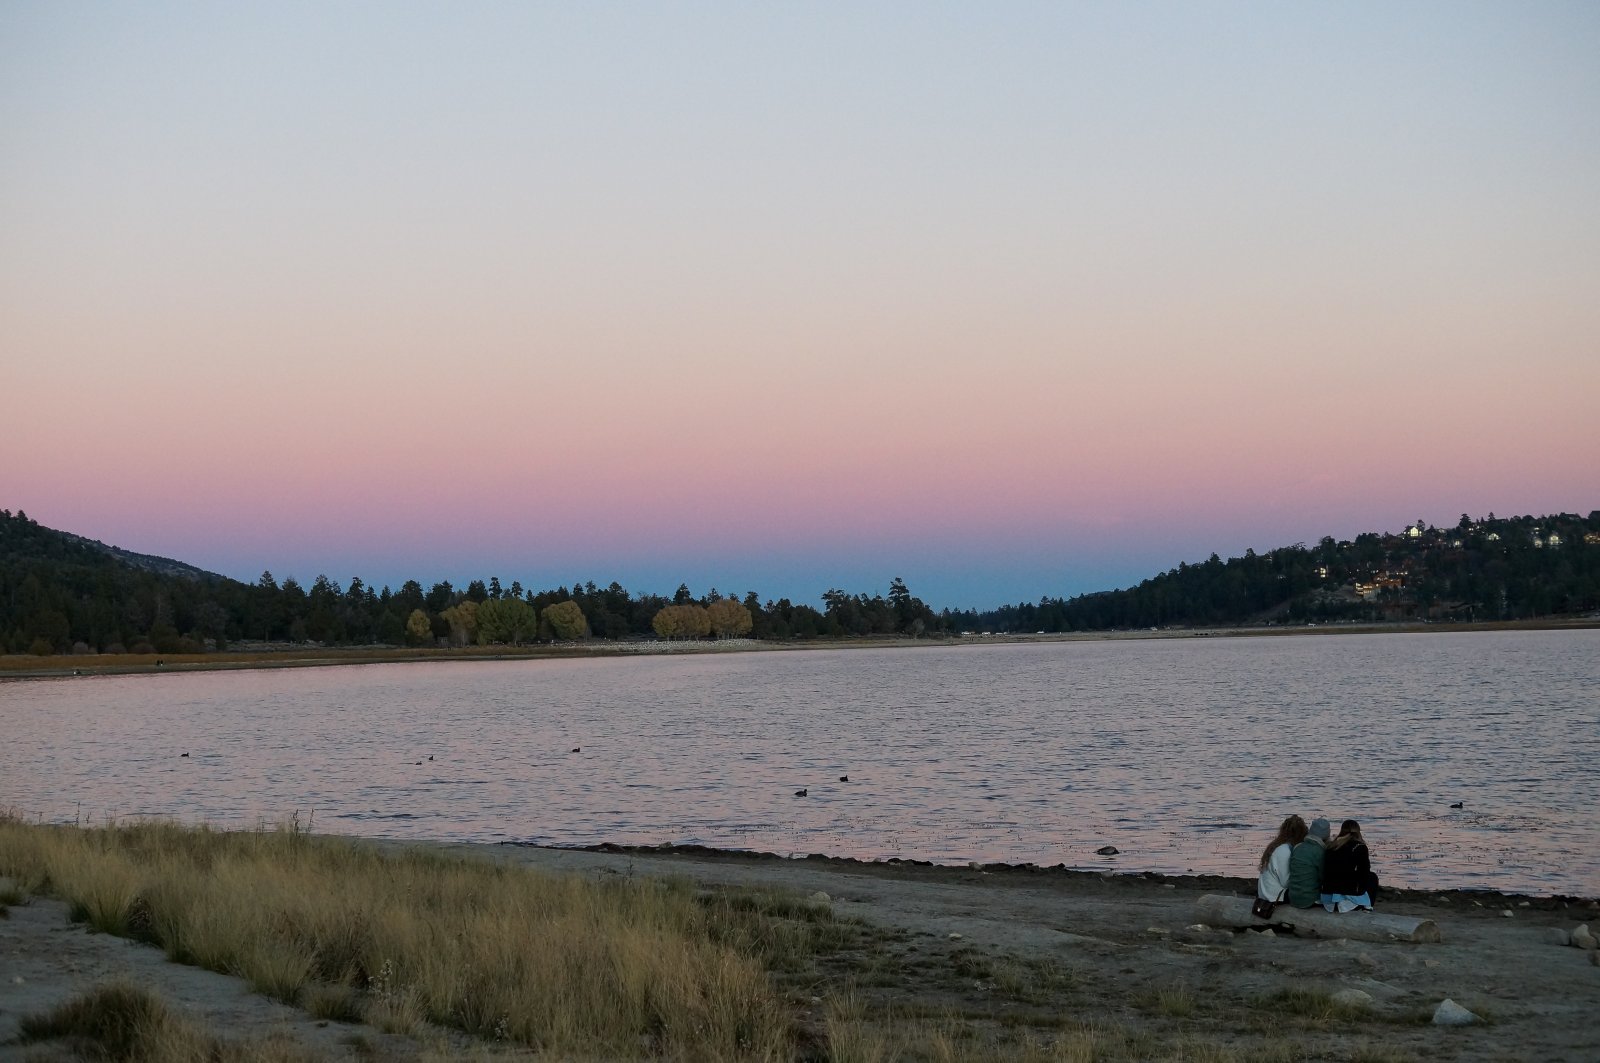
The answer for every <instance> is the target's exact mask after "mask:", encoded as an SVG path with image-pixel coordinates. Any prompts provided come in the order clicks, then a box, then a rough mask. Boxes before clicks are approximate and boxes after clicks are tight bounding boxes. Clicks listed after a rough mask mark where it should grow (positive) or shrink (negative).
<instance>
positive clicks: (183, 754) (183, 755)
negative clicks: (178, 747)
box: [178, 753, 189, 757]
mask: <svg viewBox="0 0 1600 1063" xmlns="http://www.w3.org/2000/svg"><path fill="white" fill-rule="evenodd" d="M188 755H189V754H187V753H179V754H178V756H180V757H187V756H188Z"/></svg>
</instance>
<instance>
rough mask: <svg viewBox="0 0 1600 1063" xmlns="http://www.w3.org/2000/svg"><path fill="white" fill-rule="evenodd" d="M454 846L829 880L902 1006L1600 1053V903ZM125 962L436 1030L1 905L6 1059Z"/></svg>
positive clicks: (1270, 1037)
mask: <svg viewBox="0 0 1600 1063" xmlns="http://www.w3.org/2000/svg"><path fill="white" fill-rule="evenodd" d="M373 844H378V845H384V846H391V845H398V844H399V843H392V842H374V843H373ZM436 848H439V849H442V850H446V851H450V852H461V853H470V854H473V855H476V856H480V857H483V858H487V859H492V860H499V861H507V862H511V863H515V864H522V865H527V866H530V867H536V868H540V869H543V870H548V871H565V872H570V873H576V874H582V875H594V876H610V875H671V876H682V877H685V878H688V879H691V880H694V881H696V882H699V883H702V884H704V885H705V886H707V887H717V886H724V885H726V886H741V887H750V886H756V887H774V888H780V889H786V890H794V891H799V892H801V893H805V894H813V893H816V892H822V893H826V894H827V895H828V898H829V902H830V903H831V905H832V907H833V910H834V912H835V914H836V915H837V916H841V917H848V918H854V919H859V920H862V921H864V922H866V923H868V924H871V925H873V926H875V927H879V928H883V929H884V930H885V931H888V932H891V933H892V935H893V940H894V942H895V944H894V945H893V948H892V949H891V950H890V951H889V952H888V953H886V955H888V956H889V958H890V962H889V963H888V965H887V968H886V969H885V967H884V964H882V963H880V969H879V970H877V971H876V973H875V975H874V977H872V978H871V979H869V980H867V981H866V982H865V983H864V984H863V986H862V990H861V991H862V992H863V993H865V994H867V995H868V996H869V997H876V998H877V999H879V1000H882V1001H884V1002H887V1003H888V1004H891V1005H894V1006H897V1007H899V1008H900V1009H901V1011H902V1013H904V1014H911V1015H915V1014H922V1015H934V1014H939V1013H941V1012H942V1013H943V1014H944V1015H946V1016H947V1017H948V1016H955V1017H957V1021H959V1020H960V1017H961V1016H966V1015H971V1016H983V1017H984V1019H983V1021H989V1020H992V1019H993V1018H994V1017H995V1016H996V1015H1001V1016H1002V1018H1003V1013H1004V1010H1005V1009H1006V1008H1008V1007H1013V1006H1014V1007H1016V1008H1018V1009H1020V1010H1022V1011H1026V1010H1027V1008H1028V1006H1029V1004H1028V1002H1029V1001H1032V1003H1033V1004H1034V1005H1036V1006H1037V1005H1040V1004H1043V1005H1045V1006H1047V1007H1049V1008H1051V1009H1055V1010H1058V1011H1059V1010H1066V1011H1069V1012H1070V1013H1071V1016H1072V1017H1073V1018H1075V1019H1077V1020H1079V1021H1082V1022H1089V1023H1096V1024H1100V1023H1104V1024H1107V1025H1108V1026H1114V1027H1116V1028H1119V1029H1124V1030H1131V1031H1134V1032H1135V1033H1137V1034H1140V1035H1149V1036H1151V1037H1153V1038H1155V1039H1156V1040H1155V1041H1152V1042H1151V1043H1174V1042H1175V1039H1176V1041H1179V1042H1181V1041H1184V1040H1187V1039H1193V1038H1198V1039H1200V1040H1202V1041H1204V1042H1207V1043H1217V1044H1221V1045H1224V1046H1227V1047H1230V1048H1232V1049H1233V1050H1234V1052H1235V1053H1236V1055H1237V1056H1238V1058H1252V1057H1253V1056H1254V1055H1255V1054H1256V1053H1255V1051H1254V1048H1253V1046H1255V1045H1257V1044H1258V1043H1261V1044H1267V1043H1270V1044H1271V1045H1273V1046H1274V1049H1275V1051H1278V1052H1280V1053H1281V1052H1282V1050H1283V1048H1284V1046H1285V1044H1286V1043H1287V1044H1289V1045H1290V1047H1291V1049H1292V1054H1293V1055H1294V1056H1297V1057H1299V1058H1306V1059H1330V1060H1333V1059H1337V1060H1351V1059H1369V1060H1377V1059H1406V1058H1415V1059H1419V1060H1454V1059H1459V1060H1469V1061H1478V1060H1511V1059H1523V1060H1531V1061H1540V1060H1600V966H1595V965H1594V964H1593V963H1592V962H1591V954H1590V953H1587V952H1584V951H1582V950H1580V949H1577V948H1572V947H1561V946H1558V945H1557V944H1555V943H1554V942H1553V940H1552V936H1553V935H1552V933H1551V928H1555V927H1561V928H1564V929H1567V930H1571V929H1573V928H1575V927H1576V926H1577V925H1578V924H1580V923H1588V924H1590V925H1591V927H1592V928H1597V929H1600V909H1597V907H1596V903H1595V901H1593V900H1574V899H1555V900H1550V899H1539V900H1526V901H1524V900H1523V899H1519V898H1502V897H1499V896H1498V895H1488V894H1471V893H1449V894H1426V895H1416V894H1406V895H1402V896H1400V897H1397V898H1395V899H1393V900H1390V901H1387V902H1385V903H1384V904H1383V910H1384V911H1386V912H1389V913H1391V914H1398V915H1413V916H1418V917H1423V918H1429V919H1432V920H1434V921H1435V922H1436V923H1437V924H1438V926H1439V928H1440V930H1441V932H1442V935H1443V941H1442V942H1441V943H1437V944H1399V943H1384V944H1375V943H1365V942H1355V941H1345V940H1308V939H1302V938H1295V937H1290V936H1278V935H1274V934H1271V933H1260V932H1255V931H1226V930H1218V929H1210V928H1203V927H1201V928H1197V927H1196V924H1197V921H1198V916H1197V914H1196V912H1195V902H1196V900H1197V899H1198V898H1199V897H1200V896H1201V895H1202V894H1204V893H1208V892H1211V893H1216V892H1229V891H1231V890H1237V891H1243V890H1246V889H1248V884H1247V883H1245V882H1243V881H1242V880H1241V881H1229V880H1217V879H1187V878H1182V879H1160V878H1156V877H1152V876H1144V875H1126V876H1123V875H1118V876H1110V877H1103V876H1100V875H1095V874H1092V873H1083V872H1068V871H1057V870H1041V869H1036V868H1002V867H990V868H945V867H931V866H926V865H914V864H863V863H856V862H852V861H841V860H828V859H821V858H811V859H805V860H790V859H781V858H777V857H764V856H749V855H740V854H728V853H712V852H684V851H666V852H661V851H654V850H644V851H621V850H612V851H591V850H583V851H579V850H558V849H541V848H534V847H524V846H513V845H499V846H495V845H450V844H440V845H437V846H436ZM1507 912H1510V913H1511V914H1510V915H1509V916H1508V915H1507V914H1506V913H1507ZM1352 918H1359V917H1352ZM1002 969H1003V970H1005V971H1009V972H1012V974H1011V977H1012V978H1013V980H1015V978H1016V977H1017V976H1016V972H1019V971H1020V972H1024V977H1027V972H1044V971H1053V972H1059V973H1060V974H1061V976H1062V977H1061V979H1060V983H1061V985H1062V986H1064V987H1065V988H1063V989H1062V991H1061V992H1060V993H1059V994H1054V995H1046V996H1040V997H1030V996H1029V995H1028V994H1027V993H1026V992H1025V990H1026V987H1025V986H1024V987H1022V988H1021V989H1020V990H1019V989H1018V987H1016V986H1014V985H1013V986H1012V987H1011V989H1012V994H1011V996H1006V995H1005V993H1004V992H1003V989H1004V988H1005V987H1004V986H1002V985H1001V982H1002V979H1001V977H1000V975H999V974H997V973H996V971H998V970H1002ZM119 974H120V975H123V976H125V977H128V978H131V979H134V980H136V981H138V982H139V983H141V984H144V985H147V986H149V987H151V988H153V989H156V990H158V991H159V992H160V993H161V994H162V995H163V996H164V997H166V998H167V999H168V1001H169V1002H170V1003H174V1004H176V1005H178V1006H179V1007H180V1008H181V1009H182V1010H183V1011H184V1012H185V1013H188V1014H190V1015H192V1016H194V1017H196V1018H198V1019H199V1020H200V1021H202V1023H203V1024H204V1025H206V1026H207V1027H209V1028H212V1029H214V1030H216V1031H219V1032H225V1033H226V1034H227V1035H229V1036H235V1035H236V1036H241V1037H256V1036H262V1037H265V1036H269V1035H275V1036H278V1037H280V1038H282V1037H288V1038H292V1039H294V1040H297V1041H299V1042H300V1043H302V1044H304V1045H306V1046H307V1047H309V1048H311V1049H313V1050H314V1051H315V1052H317V1053H318V1054H320V1055H325V1056H327V1057H328V1058H344V1057H354V1056H364V1057H365V1058H373V1057H374V1053H376V1056H377V1057H378V1058H406V1057H408V1056H410V1057H415V1056H416V1055H417V1054H418V1052H419V1051H421V1046H420V1045H419V1043H417V1042H412V1041H409V1040H408V1039H404V1038H398V1037H391V1036H386V1035H384V1034H381V1033H379V1032H378V1031H376V1030H372V1029H369V1028H360V1027H354V1026H351V1025H347V1024H337V1023H336V1024H333V1025H332V1026H329V1025H328V1024H325V1023H323V1024H319V1023H317V1022H316V1021H315V1020H312V1019H311V1018H310V1017H308V1016H306V1015H305V1014H304V1013H303V1012H299V1011H296V1010H295V1009H292V1008H288V1007H284V1006H282V1005H279V1004H275V1003H272V1002H270V1001H268V1000H265V999H264V998H261V997H257V996H252V995H250V994H249V993H248V991H247V990H246V989H245V987H244V986H243V984H242V983H240V982H238V981H237V980H235V979H231V978H227V977H225V976H222V975H216V974H210V973H207V972H203V971H198V970H195V969H192V968H185V967H180V966H177V965H174V964H170V963H167V962H166V961H165V960H164V959H163V958H162V954H161V953H160V952H159V951H158V950H156V949H153V948H148V947H144V946H139V945H135V944H131V943H128V942H125V941H122V940H119V939H115V938H107V937H104V936H102V935H92V934H89V933H87V932H85V931H84V930H82V929H80V928H77V927H73V926H70V925H69V924H68V923H67V920H66V915H65V908H64V907H63V906H62V905H59V904H56V903H54V902H47V901H40V900H34V901H33V902H31V903H30V904H27V905H23V906H17V907H13V908H12V909H11V915H10V918H9V919H5V920H0V1061H9V1060H22V1059H28V1058H35V1057H33V1056H31V1055H29V1054H28V1053H29V1050H26V1049H24V1048H22V1047H19V1046H18V1045H16V1043H15V1040H14V1039H15V1035H16V1032H17V1026H16V1023H17V1020H18V1017H19V1016H20V1015H22V1014H27V1013H35V1012H39V1011H42V1010H45V1009H47V1008H49V1007H51V1006H53V1005H54V1004H57V1003H60V1002H62V1001H64V1000H66V999H67V998H69V997H70V996H72V995H74V994H76V993H78V992H81V991H82V990H83V989H85V988H87V987H88V986H90V985H92V984H94V983H95V982H96V981H98V980H103V979H105V978H108V977H111V976H115V975H119ZM1345 989H1357V990H1360V991H1362V992H1364V993H1366V994H1368V995H1369V996H1370V997H1371V1001H1372V1002H1371V1004H1370V1006H1367V1007H1366V1008H1365V1009H1363V1010H1360V1011H1358V1012H1356V1013H1354V1014H1349V1013H1344V1012H1340V1013H1338V1014H1337V1015H1336V1016H1334V1018H1333V1019H1332V1020H1330V1019H1329V1017H1328V1016H1327V1015H1326V1014H1323V1015H1321V1016H1314V1015H1309V1014H1308V1015H1306V1016H1301V1015H1299V1014H1297V1013H1295V1012H1294V1008H1295V1007H1296V1005H1295V1004H1294V1003H1292V1002H1293V1001H1294V1000H1296V999H1300V998H1296V997H1294V996H1293V995H1292V994H1293V993H1294V992H1295V991H1300V990H1309V991H1311V993H1310V994H1305V995H1303V996H1304V998H1306V999H1322V1000H1324V1001H1325V999H1326V998H1325V996H1322V995H1321V994H1326V993H1329V992H1338V991H1340V990H1345ZM1002 998H1004V999H1003V1000H1002ZM1446 998H1450V999H1452V1000H1454V1001H1456V1002H1457V1003H1459V1004H1461V1005H1463V1006H1465V1007H1467V1008H1469V1009H1471V1010H1472V1011H1474V1012H1476V1013H1477V1014H1479V1015H1480V1016H1482V1017H1483V1018H1484V1019H1485V1020H1486V1021H1483V1022H1480V1023H1476V1024H1473V1025H1469V1026H1464V1027H1450V1028H1447V1027H1440V1026H1435V1025H1432V1024H1431V1023H1429V1022H1428V1019H1429V1017H1430V1016H1431V1015H1432V1013H1433V1011H1434V1009H1435V1008H1436V1007H1437V1006H1438V1004H1439V1003H1440V1001H1442V1000H1444V999H1446ZM1264 999H1278V1000H1283V1001H1290V1003H1285V1004H1282V1005H1281V1006H1274V1005H1266V1004H1263V1000H1264ZM1275 1012H1276V1013H1275ZM975 1021H977V1020H975ZM433 1051H435V1052H437V1051H439V1047H438V1045H437V1044H435V1045H434V1047H433Z"/></svg>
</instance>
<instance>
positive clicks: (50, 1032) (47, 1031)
mask: <svg viewBox="0 0 1600 1063" xmlns="http://www.w3.org/2000/svg"><path fill="white" fill-rule="evenodd" d="M18 1030H19V1040H21V1041H22V1043H23V1044H38V1043H41V1042H49V1041H64V1042H66V1044H67V1046H68V1047H69V1048H70V1049H71V1050H72V1052H73V1055H74V1056H75V1057H76V1058H79V1059H104V1060H112V1061H115V1063H313V1061H314V1060H315V1059H316V1058H317V1057H316V1056H314V1055H312V1054H311V1053H310V1052H307V1051H306V1050H305V1049H304V1048H302V1047H300V1046H299V1045H297V1044H294V1043H292V1042H291V1043H288V1044H285V1043H282V1042H281V1041H278V1040H275V1039H272V1038H269V1039H265V1040H256V1041H245V1042H234V1041H225V1040H221V1039H219V1038H216V1037H213V1036H211V1035H210V1034H208V1033H207V1032H206V1031H204V1030H202V1029H200V1028H199V1027H197V1026H195V1025H194V1024H193V1023H191V1022H189V1021H187V1020H185V1019H183V1018H181V1017H180V1016H178V1015H177V1014H175V1013H174V1012H173V1011H172V1009H170V1008H168V1007H167V1005H166V1004H165V1003H164V1002H163V1001H162V1000H161V999H160V998H159V997H157V996H156V995H155V994H153V993H151V992H150V991H149V990H147V989H142V988H140V987H139V986H135V985H130V984H128V983H126V982H110V983H107V984H105V985H100V986H96V987H95V988H93V989H91V990H89V991H88V992H86V993H84V994H82V995H81V996H77V997H74V998H73V999H71V1000H69V1001H67V1002H66V1003H64V1004H62V1005H61V1006H59V1007H57V1008H55V1009H53V1010H51V1011H49V1012H46V1013H44V1014H40V1015H25V1016H23V1018H22V1019H21V1021H20V1022H19V1023H18ZM46 1058H49V1057H46Z"/></svg>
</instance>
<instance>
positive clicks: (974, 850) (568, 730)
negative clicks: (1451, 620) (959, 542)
mask: <svg viewBox="0 0 1600 1063" xmlns="http://www.w3.org/2000/svg"><path fill="white" fill-rule="evenodd" d="M0 728H3V732H4V734H5V755H4V761H3V765H0V809H10V810H12V811H13V812H14V813H15V814H18V815H22V816H25V817H27V818H29V819H37V820H44V821H47V822H58V821H65V822H72V821H74V819H78V820H87V821H91V822H103V821H105V820H106V819H107V818H108V817H124V816H165V817H173V818H178V819H182V820H185V821H196V820H206V821H209V822H212V823H215V824H218V825H224V826H254V825H256V824H258V823H259V822H261V821H263V820H265V821H268V822H272V821H278V820H282V819H286V818H288V817H290V816H293V815H294V814H295V813H296V812H298V814H299V816H300V819H301V822H302V823H305V822H307V821H308V820H309V821H312V824H313V827H314V829H315V830H316V831H319V832H325V833H346V834H363V835H377V836H385V837H406V838H439V839H455V840H475V841H505V840H516V841H531V842H539V843H551V844H561V845H574V844H588V843H593V842H601V841H611V842H620V843H645V844H654V843H661V842H676V843H699V844H703V845H710V846H718V847H726V848H738V849H752V850H763V851H771V852H779V853H795V854H805V853H827V854H830V855H836V856H853V857H862V858H869V859H881V858H887V857H904V858H916V859H925V860H933V861H937V862H944V863H965V862H968V861H985V862H988V861H1005V862H1010V863H1020V862H1034V863H1039V864H1046V865H1049V864H1057V863H1065V864H1066V865H1067V866H1069V867H1075V868H1113V869H1116V870H1120V871H1140V870H1151V871H1162V872H1186V871H1195V872H1203V873H1216V874H1231V875H1253V874H1254V869H1255V863H1256V859H1257V856H1258V854H1259V852H1260V849H1261V847H1262V846H1263V845H1264V844H1265V843H1266V842H1267V840H1268V839H1269V838H1270V836H1271V833H1272V831H1273V829H1274V828H1275V826H1276V824H1277V822H1278V821H1279V820H1281V819H1282V818H1283V817H1284V816H1285V815H1287V814H1289V813H1291V812H1298V813H1300V814H1301V815H1303V816H1305V817H1306V819H1307V820H1308V821H1309V820H1310V819H1311V818H1312V817H1313V816H1316V815H1324V816H1327V817H1328V818H1329V819H1331V820H1333V821H1334V824H1335V829H1337V825H1338V821H1339V820H1340V819H1343V818H1346V817H1353V818H1356V819H1359V820H1361V822H1362V825H1363V829H1364V832H1365V834H1366V837H1367V839H1368V842H1369V845H1370V846H1371V848H1372V853H1373V864H1374V869H1375V870H1376V871H1377V872H1378V874H1379V875H1380V877H1382V878H1383V880H1384V881H1385V882H1389V883H1392V884H1394V885H1400V886H1408V887H1416V888H1445V887H1458V888H1474V887H1481V888H1498V889H1504V890H1515V891H1522V892H1531V893H1538V894H1549V893H1569V894H1583V895H1588V896H1593V895H1596V894H1600V826H1597V824H1596V815H1597V812H1600V772H1597V769H1596V766H1597V764H1600V631H1596V630H1582V631H1549V632H1470V633H1467V632H1456V633H1442V634H1384V635H1356V634H1349V635H1303V636H1297V637H1284V638H1194V639H1159V640H1106V641H1084V642H1039V643H1023V644H987V645H971V644H969V645H954V646H951V645H937V646H930V647H928V648H909V649H896V648H882V649H879V648H846V649H823V650H810V651H804V652H773V653H732V654H704V655H701V654H695V655H671V656H639V657H626V658H617V657H605V658H594V659H582V660H535V661H462V662H437V663H415V664H392V665H367V666H360V667H348V666H346V667H325V668H303V669H275V670H259V671H237V672H202V673H189V674H168V675H139V676H104V677H76V678H64V679H56V680H28V681H12V682H6V683H0ZM575 750H579V751H575ZM184 753H188V754H189V756H187V757H185V756H182V754H184ZM841 776H848V777H849V781H848V782H844V781H840V777H841ZM800 789H805V790H806V791H807V796H805V797H798V796H795V791H797V790H800ZM1456 802H1460V803H1462V805H1463V807H1462V808H1459V809H1455V808H1451V805H1452V804H1453V803H1456ZM313 817H314V820H313ZM1105 845H1114V846H1116V847H1117V848H1118V849H1119V850H1121V852H1120V853H1119V854H1118V855H1116V856H1114V857H1109V858H1107V857H1102V856H1098V855H1096V853H1095V850H1096V849H1098V848H1100V847H1101V846H1105Z"/></svg>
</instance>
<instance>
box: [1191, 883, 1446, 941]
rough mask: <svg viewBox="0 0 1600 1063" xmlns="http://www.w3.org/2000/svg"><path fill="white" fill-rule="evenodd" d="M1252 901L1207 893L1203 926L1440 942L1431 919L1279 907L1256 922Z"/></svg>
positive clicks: (1202, 902)
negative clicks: (1268, 917) (1267, 916)
mask: <svg viewBox="0 0 1600 1063" xmlns="http://www.w3.org/2000/svg"><path fill="white" fill-rule="evenodd" d="M1254 901H1255V898H1253V897H1234V896H1225V895H1222V894H1216V893H1208V894H1206V895H1205V896H1204V897H1201V898H1200V899H1199V900H1198V901H1196V902H1195V908H1196V909H1197V910H1198V911H1199V913H1200V920H1201V922H1203V923H1205V924H1206V925H1207V926H1229V927H1251V926H1271V927H1279V928H1287V929H1288V930H1289V931H1290V932H1292V933H1293V934H1294V935H1295V936H1296V937H1303V938H1349V939H1351V940H1353V941H1411V942H1432V941H1439V940H1441V938H1440V935H1439V926H1438V924H1437V923H1435V922H1434V921H1433V920H1432V919H1413V918H1411V917H1410V916H1408V915H1387V914H1385V913H1382V912H1345V913H1343V914H1339V915H1335V914H1334V913H1332V912H1327V911H1324V910H1323V909H1321V908H1296V907H1294V906H1293V905H1289V904H1280V905H1278V907H1277V909H1276V910H1274V911H1273V913H1272V918H1270V919H1257V918H1256V917H1255V916H1254V915H1253V914H1251V912H1250V905H1251V904H1252V903H1254Z"/></svg>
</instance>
